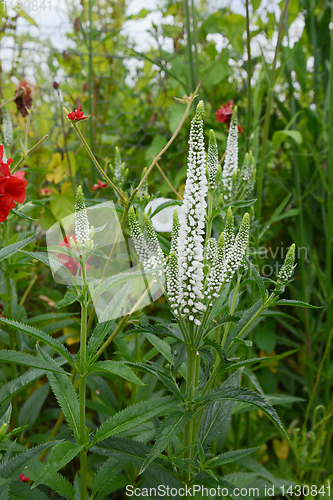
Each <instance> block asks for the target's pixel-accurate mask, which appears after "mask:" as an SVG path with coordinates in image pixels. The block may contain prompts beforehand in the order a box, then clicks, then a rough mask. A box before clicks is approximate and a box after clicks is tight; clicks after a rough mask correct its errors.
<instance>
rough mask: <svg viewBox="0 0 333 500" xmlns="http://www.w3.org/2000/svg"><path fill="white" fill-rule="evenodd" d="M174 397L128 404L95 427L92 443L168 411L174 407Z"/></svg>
mask: <svg viewBox="0 0 333 500" xmlns="http://www.w3.org/2000/svg"><path fill="white" fill-rule="evenodd" d="M174 402H175V398H174V397H173V396H165V397H163V398H153V399H150V400H149V401H142V402H141V403H138V404H135V405H132V406H129V407H128V408H125V409H124V410H122V411H121V412H119V413H117V414H116V415H114V417H111V418H109V419H108V420H107V421H106V422H104V424H102V425H101V427H100V428H99V429H97V431H96V434H95V437H94V440H93V443H92V444H93V445H94V444H96V443H98V442H99V441H103V439H107V438H108V437H110V436H115V435H116V434H119V433H120V432H123V431H127V430H128V429H132V427H135V426H136V425H140V424H142V422H146V421H147V420H149V419H150V418H152V417H154V416H157V415H161V414H163V413H164V414H165V413H168V412H170V411H172V409H173V408H174Z"/></svg>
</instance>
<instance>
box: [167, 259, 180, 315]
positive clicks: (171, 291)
mask: <svg viewBox="0 0 333 500" xmlns="http://www.w3.org/2000/svg"><path fill="white" fill-rule="evenodd" d="M166 283H167V292H168V296H169V301H170V304H171V307H172V310H173V312H174V314H175V315H177V314H178V313H177V307H178V306H179V267H178V258H177V254H176V252H170V255H169V261H168V266H167V270H166Z"/></svg>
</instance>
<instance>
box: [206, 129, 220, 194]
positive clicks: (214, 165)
mask: <svg viewBox="0 0 333 500" xmlns="http://www.w3.org/2000/svg"><path fill="white" fill-rule="evenodd" d="M218 168H219V153H218V149H217V142H216V137H215V134H214V130H210V131H209V143H208V155H207V172H208V183H209V187H210V189H214V187H215V183H216V174H217V170H218Z"/></svg>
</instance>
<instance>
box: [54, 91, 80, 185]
mask: <svg viewBox="0 0 333 500" xmlns="http://www.w3.org/2000/svg"><path fill="white" fill-rule="evenodd" d="M57 95H58V101H59V105H60V119H61V128H62V134H63V136H64V143H65V151H66V155H67V163H68V170H69V177H70V180H71V186H72V190H73V193H75V191H76V186H75V181H74V176H73V172H72V166H71V161H70V159H69V151H68V145H67V136H66V130H65V120H64V115H63V113H62V102H61V95H60V91H59V89H57Z"/></svg>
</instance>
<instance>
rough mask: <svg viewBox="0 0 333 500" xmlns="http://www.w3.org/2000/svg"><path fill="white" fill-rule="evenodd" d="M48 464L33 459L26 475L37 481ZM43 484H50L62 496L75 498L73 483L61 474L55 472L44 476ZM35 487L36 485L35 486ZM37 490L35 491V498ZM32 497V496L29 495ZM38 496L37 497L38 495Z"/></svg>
mask: <svg viewBox="0 0 333 500" xmlns="http://www.w3.org/2000/svg"><path fill="white" fill-rule="evenodd" d="M45 467H47V464H46V465H45V464H44V463H42V462H38V461H36V460H35V461H33V462H31V463H29V465H28V467H27V469H25V470H24V473H25V475H27V477H29V478H30V479H32V480H33V481H37V479H38V478H40V477H41V475H42V473H43V470H45ZM40 483H41V484H44V485H45V486H48V487H49V488H51V489H52V490H54V491H55V492H57V493H59V495H61V496H62V497H65V498H68V499H69V500H74V491H73V486H72V485H71V483H70V482H69V481H68V479H66V478H65V477H64V476H62V475H61V474H59V473H57V472H54V473H53V474H52V476H47V477H45V476H44V477H43V480H42V481H40ZM33 488H34V486H33ZM37 491H38V490H37ZM35 492H36V490H35V489H34V492H33V499H34V500H35ZM28 498H30V497H28ZM36 498H37V497H36Z"/></svg>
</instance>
